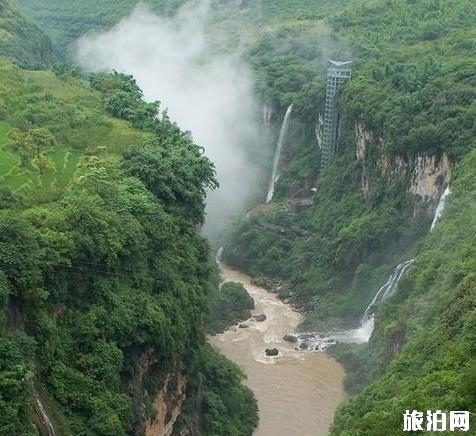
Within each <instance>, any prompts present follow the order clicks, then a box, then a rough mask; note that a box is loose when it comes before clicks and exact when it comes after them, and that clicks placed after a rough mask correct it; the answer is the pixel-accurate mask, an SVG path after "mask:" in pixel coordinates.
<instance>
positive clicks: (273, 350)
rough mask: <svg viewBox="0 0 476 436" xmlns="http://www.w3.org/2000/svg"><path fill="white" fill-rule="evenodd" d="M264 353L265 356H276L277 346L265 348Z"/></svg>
mask: <svg viewBox="0 0 476 436" xmlns="http://www.w3.org/2000/svg"><path fill="white" fill-rule="evenodd" d="M265 353H266V356H277V355H278V354H279V350H278V349H277V348H266V350H265Z"/></svg>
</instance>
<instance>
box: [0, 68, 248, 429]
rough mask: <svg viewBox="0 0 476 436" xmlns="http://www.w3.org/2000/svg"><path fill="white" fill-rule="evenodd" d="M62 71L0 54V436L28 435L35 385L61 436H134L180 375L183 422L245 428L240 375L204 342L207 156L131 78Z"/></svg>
mask: <svg viewBox="0 0 476 436" xmlns="http://www.w3.org/2000/svg"><path fill="white" fill-rule="evenodd" d="M73 72H74V70H73ZM73 76H74V74H73V75H68V74H65V72H64V71H63V72H62V73H61V74H59V76H58V75H55V73H53V72H47V71H24V70H19V69H17V68H15V67H13V66H12V65H11V64H10V63H9V62H7V61H5V60H2V61H1V67H0V77H1V81H0V83H1V89H0V92H1V94H0V95H1V99H0V102H1V108H2V112H1V114H2V120H1V127H2V129H1V134H2V137H1V141H0V142H1V144H2V145H1V153H2V186H1V197H0V198H1V204H0V208H1V211H0V241H1V246H2V249H1V250H0V269H1V276H0V277H1V290H2V291H1V295H2V300H1V301H2V314H3V315H2V325H1V336H0V354H1V358H0V362H2V363H1V365H0V380H1V383H0V398H1V401H0V410H1V413H0V432H1V434H2V435H17V434H19V433H18V432H20V433H21V434H22V435H23V434H24V435H27V434H35V430H34V429H33V427H32V426H31V424H30V422H31V419H33V418H32V417H33V405H34V404H33V401H34V400H33V395H32V392H33V389H35V391H36V392H39V393H40V394H39V395H40V396H41V397H42V398H44V401H45V403H46V404H47V405H48V409H49V410H50V414H51V416H53V417H54V421H55V425H56V426H57V428H59V429H60V431H61V433H62V434H74V435H77V434H91V435H92V434H94V435H120V434H130V433H140V432H141V431H143V429H144V426H145V425H146V423H147V420H148V419H150V418H151V417H152V415H151V414H152V413H153V409H152V408H151V404H152V402H153V400H154V396H155V395H156V392H157V391H158V389H160V388H161V385H162V383H163V381H164V378H165V377H166V376H167V374H169V373H179V374H184V375H185V376H187V377H189V378H190V379H191V385H190V389H196V387H195V388H194V387H193V386H194V383H195V384H196V383H198V380H202V381H201V384H202V387H201V389H202V391H203V392H204V394H203V395H202V396H201V399H200V401H201V403H202V405H201V408H202V410H203V412H202V413H198V412H196V411H193V410H192V411H191V412H190V413H192V412H195V415H197V416H196V422H197V424H196V425H200V426H201V428H203V429H204V431H205V432H207V433H211V434H232V433H233V432H234V433H233V434H237V435H238V434H249V433H250V431H251V430H250V429H251V428H253V426H254V425H256V405H255V403H254V400H253V398H252V394H251V393H250V392H249V391H248V390H247V389H245V388H244V387H243V386H242V385H241V384H240V382H241V379H242V377H243V376H242V374H241V372H240V371H239V370H238V368H236V367H235V366H234V365H232V364H231V363H230V362H227V361H226V360H225V359H223V358H221V357H219V356H217V355H216V354H215V353H214V352H212V351H211V350H208V349H207V348H206V347H205V345H204V344H205V332H206V325H207V312H208V309H207V307H208V294H209V292H210V290H211V288H212V286H216V285H214V284H213V283H214V280H213V277H214V276H215V272H214V268H215V267H214V266H213V263H212V262H210V258H209V246H208V243H207V242H206V240H205V239H204V237H203V236H201V235H200V233H199V232H198V230H197V225H199V224H201V223H202V222H203V214H204V199H205V191H206V189H210V188H211V189H213V188H214V187H215V186H216V181H215V179H214V168H213V165H212V164H211V163H210V162H209V161H208V160H207V158H206V157H204V156H203V154H202V151H201V149H200V148H199V147H198V146H197V145H195V144H194V143H193V141H192V139H191V137H190V136H189V134H187V133H184V132H182V131H180V129H179V128H178V127H177V126H176V125H175V124H174V123H173V122H171V121H170V120H169V118H168V117H167V115H166V114H165V113H161V115H160V116H159V117H156V115H158V114H159V113H160V109H159V104H158V103H151V104H149V103H145V102H143V100H142V94H141V91H140V89H139V88H138V87H137V85H136V84H135V82H134V80H133V79H132V78H131V77H128V76H123V75H119V74H111V75H100V76H94V77H92V78H91V86H90V87H89V86H86V85H84V84H82V83H81V82H80V81H79V80H78V79H76V78H75V77H73ZM178 165H179V166H180V168H181V170H180V171H177V170H176V168H177V166H178ZM147 356H152V357H151V358H149V357H147ZM217 371H223V372H224V375H223V376H222V378H219V377H216V376H215V375H213V376H211V374H215V372H217ZM33 386H34V388H33ZM144 408H145V409H144ZM144 410H145V411H144ZM217 416H219V417H220V418H219V419H222V420H223V419H224V420H229V422H230V423H229V424H228V427H227V428H226V429H225V428H224V429H223V432H221V430H220V428H221V427H220V426H218V427H217V419H218V418H217ZM228 430H231V431H232V433H230V432H229V431H228Z"/></svg>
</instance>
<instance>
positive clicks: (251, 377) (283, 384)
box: [210, 264, 345, 436]
mask: <svg viewBox="0 0 476 436" xmlns="http://www.w3.org/2000/svg"><path fill="white" fill-rule="evenodd" d="M220 268H221V274H222V278H223V280H225V281H236V282H239V283H242V284H243V286H244V287H245V288H246V289H247V291H248V292H249V293H250V295H251V296H252V297H253V298H254V300H255V307H256V309H255V310H254V311H253V314H264V315H265V316H266V320H265V321H263V322H257V321H251V320H248V321H247V322H246V323H245V324H246V325H248V328H238V327H232V328H231V329H229V330H227V331H226V332H225V333H223V334H220V335H216V336H213V337H211V338H210V343H211V344H212V345H213V346H214V347H215V348H217V349H218V350H219V351H220V352H221V353H223V354H224V355H225V356H226V357H228V358H229V359H230V360H232V361H233V362H235V363H236V364H237V365H239V366H240V367H241V368H242V370H243V371H244V372H245V374H246V375H247V377H248V378H247V382H246V384H247V385H248V386H249V387H250V389H252V390H253V392H254V394H255V395H256V398H257V400H258V407H259V416H260V423H259V426H258V428H257V430H256V432H255V435H256V436H287V435H290V434H292V435H295V436H311V435H312V436H320V435H326V434H327V432H328V429H329V426H330V424H331V423H332V420H333V416H334V412H335V409H336V407H337V405H338V404H339V402H340V401H342V400H343V399H344V398H345V392H344V387H343V380H344V375H345V374H344V370H343V368H342V366H341V365H340V364H339V363H338V362H337V361H336V360H335V359H333V358H331V357H329V356H327V355H326V354H324V353H308V352H303V351H297V350H295V349H294V348H295V344H292V343H288V342H286V341H284V340H283V339H282V338H283V336H284V335H286V334H290V333H293V332H295V330H296V328H297V326H298V325H299V323H300V322H301V321H302V315H301V314H300V313H298V312H297V311H295V310H294V309H293V308H292V307H291V306H290V305H287V304H285V303H284V302H282V301H281V300H280V299H279V298H278V297H277V296H276V295H274V294H272V293H270V292H268V291H267V290H265V289H264V288H261V287H259V286H256V285H253V284H252V282H251V278H250V277H249V276H247V275H246V274H243V273H240V272H238V271H235V270H233V269H231V268H230V267H228V266H226V265H223V264H222V265H221V266H220ZM266 348H277V349H278V350H279V355H278V356H277V357H267V356H266V354H265V349H266Z"/></svg>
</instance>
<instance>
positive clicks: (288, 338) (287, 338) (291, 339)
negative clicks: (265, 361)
mask: <svg viewBox="0 0 476 436" xmlns="http://www.w3.org/2000/svg"><path fill="white" fill-rule="evenodd" d="M283 340H284V341H286V342H297V340H298V339H297V338H296V336H294V335H284V336H283Z"/></svg>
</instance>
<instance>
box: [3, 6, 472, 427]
mask: <svg viewBox="0 0 476 436" xmlns="http://www.w3.org/2000/svg"><path fill="white" fill-rule="evenodd" d="M77 3H78V2H65V1H62V0H44V1H42V2H38V1H35V0H18V5H20V6H21V7H22V8H23V10H24V11H25V12H26V13H27V14H28V15H29V17H30V18H31V19H32V20H35V22H36V23H37V24H39V25H41V27H42V29H43V30H45V31H46V32H47V33H48V35H49V36H50V37H51V38H52V40H53V41H54V42H55V50H56V53H58V55H59V56H61V57H63V59H67V58H68V57H69V58H74V56H73V54H74V53H73V44H74V40H75V39H76V38H77V37H78V36H80V35H82V34H84V33H85V32H88V31H91V30H92V31H94V30H100V29H106V28H108V27H110V26H111V25H113V24H114V23H116V22H117V21H118V20H120V19H121V18H122V17H124V16H126V15H127V14H128V13H129V12H130V11H131V10H132V8H133V7H134V5H135V4H136V2H128V1H125V0H121V1H109V0H108V1H101V2H92V1H90V0H88V1H81V2H80V4H77ZM182 3H184V2H183V1H181V0H151V1H150V2H149V4H150V6H151V7H152V9H153V10H154V11H156V12H159V13H161V14H172V13H174V12H175V11H176V10H177V8H178V7H179V6H180V5H181V4H182ZM2 5H3V6H2ZM2 17H6V18H2ZM0 19H1V20H2V21H0V30H2V29H6V30H5V31H3V33H2V34H0V42H2V43H1V44H0V50H3V51H2V52H0V53H2V54H5V55H7V56H9V57H10V59H13V60H14V61H16V63H18V64H20V65H25V66H35V65H40V64H42V63H43V61H44V60H45V59H46V57H47V56H49V55H48V50H46V48H47V47H49V46H48V44H47V39H45V37H44V36H43V35H42V34H40V33H37V32H39V31H38V29H37V28H36V27H32V26H31V25H29V24H27V22H26V21H24V20H23V19H22V18H21V17H19V16H18V15H17V13H16V12H14V9H12V7H11V5H10V3H7V2H6V1H5V0H3V2H2V0H0ZM475 22H476V5H475V3H474V1H472V0H447V1H444V0H385V1H381V0H341V1H327V0H322V1H314V0H259V1H240V2H237V1H234V0H229V1H216V2H211V14H210V15H209V16H208V23H207V26H208V28H209V29H210V33H211V34H212V35H215V36H216V35H224V36H223V38H221V37H216V43H217V49H219V50H226V49H227V47H229V46H233V45H236V46H240V47H241V48H242V52H243V57H244V59H245V60H246V61H247V62H249V64H250V65H251V68H252V71H253V74H254V80H255V85H256V86H255V89H256V93H257V95H258V98H259V101H260V102H261V103H262V105H263V109H264V112H265V113H267V114H269V116H270V119H268V120H267V119H264V123H265V124H269V126H268V127H269V132H268V133H269V136H270V138H272V139H274V138H276V139H277V136H278V132H279V127H280V123H281V121H282V119H283V116H284V113H285V112H286V109H287V108H288V107H289V106H290V105H291V104H293V110H292V113H291V121H290V128H289V131H288V134H287V136H286V138H285V140H284V148H283V155H282V159H281V162H280V165H279V173H280V177H279V180H278V181H277V184H276V191H275V195H274V198H273V201H272V202H271V203H270V204H269V205H266V206H264V205H256V204H255V205H250V208H249V210H247V211H246V213H244V214H243V216H241V217H237V218H236V222H235V223H234V224H233V226H231V228H229V229H227V232H226V234H224V235H223V237H222V239H221V240H220V241H218V242H220V244H223V246H224V260H225V261H226V262H227V263H229V264H230V265H233V266H235V267H238V268H239V269H241V270H244V271H246V272H248V273H250V274H252V275H253V276H255V277H256V278H259V279H260V280H259V282H260V283H264V284H268V283H269V284H272V285H273V287H274V289H278V293H279V295H280V296H281V297H282V298H286V299H289V300H290V302H291V303H293V304H294V305H295V306H296V307H298V308H299V309H300V310H301V311H302V312H303V313H304V314H305V321H304V323H303V325H302V326H301V327H302V329H303V330H318V331H328V330H330V329H344V328H348V327H356V326H358V325H359V322H360V319H361V317H362V314H363V312H364V310H365V308H366V307H367V306H368V305H369V303H370V301H371V300H372V297H373V296H374V295H375V292H376V290H377V289H379V287H380V286H381V285H382V284H383V283H384V282H385V281H386V280H387V278H388V276H389V274H390V272H391V271H392V270H393V269H394V268H395V266H396V265H397V264H399V263H400V262H401V261H402V260H406V259H410V258H415V259H416V260H415V263H414V264H413V265H412V266H411V268H410V269H409V274H408V276H407V277H406V278H405V279H403V280H402V281H401V282H400V285H399V287H398V289H397V290H396V293H395V295H394V296H393V297H392V298H390V299H388V300H386V302H385V303H384V304H381V305H378V306H376V307H372V312H375V319H376V327H375V331H374V334H373V336H372V338H371V340H370V342H369V343H368V344H364V345H359V346H354V345H352V346H344V345H340V346H338V347H335V348H334V349H333V350H332V353H333V354H334V355H335V356H336V357H337V358H338V359H339V360H340V361H341V362H343V363H344V365H345V367H346V369H347V374H348V378H347V382H346V384H347V388H348V390H349V392H350V393H351V394H352V395H355V396H354V397H351V398H350V399H349V400H348V401H346V402H344V403H343V404H342V406H341V407H340V408H339V410H338V412H337V414H336V418H335V422H334V426H333V428H332V430H331V433H332V434H333V435H346V436H359V435H362V436H364V435H377V436H378V435H382V436H384V435H385V436H386V435H397V434H401V433H402V431H401V428H402V414H403V413H404V411H405V410H407V409H416V410H421V411H426V410H427V409H428V410H435V409H441V410H444V411H449V410H468V411H470V412H471V413H472V414H474V412H475V411H476V393H475V389H474V386H475V385H476V360H475V356H476V350H475V343H476V338H475V333H474V332H475V327H476V326H475V313H476V312H475V303H476V288H475V283H476V277H475V271H476V252H475V247H476V240H475V228H476V222H475V216H476V215H475V214H476V185H475V180H474V178H475V173H476V154H475V153H476V152H475V149H476V147H475V146H476V143H475V142H474V138H475V137H476V99H475V97H476V75H475V71H476V54H475V53H476V27H475V25H474V23H475ZM18 23H20V24H18ZM2 26H3V27H2ZM18 26H20V27H18ZM23 28H25V29H27V30H24V29H23ZM12 29H16V31H12ZM18 29H20V30H18ZM29 32H30V33H29ZM213 32H216V33H213ZM2 35H3V37H2ZM10 35H13V36H10ZM5 36H6V37H5ZM23 36H26V37H25V38H23ZM33 41H35V42H34V43H33ZM40 41H42V42H41V47H43V48H45V50H46V51H45V52H44V54H41V56H40V58H38V57H37V54H38V53H43V52H39V51H38V50H36V49H35V47H37V45H35V44H38V43H39V42H40ZM43 43H44V44H45V45H43ZM15 47H16V48H15ZM32 47H33V50H32ZM32 53H34V54H32ZM328 58H336V59H352V61H353V64H352V80H351V81H350V82H349V83H347V84H346V85H345V86H344V87H343V89H342V90H341V92H340V93H339V96H338V110H339V129H338V150H337V156H336V157H335V159H334V160H333V161H332V163H331V164H330V165H329V166H328V167H327V168H325V169H324V170H321V169H320V149H319V145H318V140H317V138H316V132H317V133H319V126H320V124H319V115H322V113H323V111H324V103H325V69H326V62H327V59H328ZM79 75H80V72H79V71H77V70H76V69H75V68H69V67H57V68H56V74H54V73H52V72H44V71H43V72H38V71H34V72H33V71H23V70H18V69H16V68H15V67H13V66H12V65H11V64H10V63H9V62H8V61H5V60H2V61H1V64H0V76H1V77H0V79H1V80H0V154H1V158H2V159H1V162H0V167H1V168H2V171H1V174H0V183H1V186H2V189H1V191H0V209H1V211H0V243H1V244H2V246H3V249H2V250H0V272H1V274H0V291H1V295H2V296H3V297H2V301H3V303H2V304H3V309H4V310H3V313H4V314H5V315H4V317H3V327H2V334H1V336H0V355H1V356H0V433H2V434H7V435H8V434H12V435H13V434H16V433H15V431H16V430H15V429H18V428H20V429H21V431H22V434H26V435H27V434H34V430H33V428H32V426H31V425H30V422H31V421H32V420H33V422H35V419H36V420H37V418H35V413H34V410H33V405H34V404H33V398H34V395H33V394H34V391H36V394H35V395H36V396H37V397H38V396H39V397H41V398H43V401H44V403H45V404H46V405H47V407H48V411H49V412H50V415H51V416H52V417H53V419H54V422H55V425H56V426H58V428H60V429H61V430H62V433H64V434H99V435H113V434H114V435H116V434H130V433H139V434H140V433H143V432H144V430H145V429H146V428H150V427H151V426H154V425H159V423H158V422H157V421H154V419H155V417H154V412H153V411H154V406H156V403H155V401H156V400H157V398H160V395H161V394H162V393H163V392H165V391H166V388H167V387H168V386H174V387H175V390H173V391H174V394H172V397H173V400H172V401H171V402H170V403H173V404H175V405H176V406H177V405H179V406H178V408H179V409H180V408H181V409H182V414H181V416H180V417H178V420H177V423H178V425H177V427H176V432H177V434H180V431H182V430H184V431H189V432H191V431H193V430H195V431H202V432H203V433H205V434H213V435H220V434H223V435H229V434H230V435H235V434H236V435H248V434H251V433H252V429H253V428H254V427H255V426H256V421H257V415H256V403H255V400H254V399H253V397H252V395H251V393H250V391H248V390H247V389H245V388H244V387H243V386H242V385H241V384H240V383H241V380H242V374H241V373H240V371H239V370H238V369H237V368H236V367H235V366H233V365H231V364H230V363H229V362H227V361H226V360H225V359H224V358H222V357H220V356H218V355H216V354H215V352H213V351H212V350H211V349H210V348H209V347H207V346H205V339H204V335H205V329H206V328H207V327H206V326H207V322H208V320H207V315H206V314H207V312H208V311H209V310H210V308H209V302H208V301H207V300H208V299H207V296H209V295H211V296H212V298H214V301H213V302H212V304H211V310H212V312H213V313H212V315H213V316H214V317H215V318H214V320H213V319H212V324H211V328H212V329H213V330H221V329H222V328H224V327H225V326H227V325H228V323H229V322H231V321H230V320H232V321H237V320H238V319H240V318H241V317H242V316H243V314H242V313H246V310H248V309H249V308H250V307H251V303H250V302H249V301H246V298H243V299H240V303H242V304H243V307H245V309H246V310H244V311H243V312H242V313H236V312H238V311H235V310H234V309H238V307H235V306H233V303H232V304H231V305H230V301H229V300H227V299H226V298H225V297H226V295H218V292H217V290H216V289H217V288H216V286H217V280H218V279H217V277H216V275H217V271H216V269H215V266H214V265H212V262H210V260H209V257H210V256H209V246H208V243H207V241H205V240H204V238H203V237H202V236H201V235H200V232H199V230H198V229H199V227H200V225H201V224H202V223H203V220H204V205H205V194H206V190H207V189H213V188H214V187H216V181H215V178H214V169H213V165H212V164H211V163H210V162H209V161H208V160H207V159H206V158H205V157H204V156H203V155H202V153H201V151H200V148H199V147H198V146H196V145H195V144H194V143H193V141H192V139H191V137H190V136H189V135H188V134H186V133H184V132H182V131H180V129H179V128H178V127H177V126H176V125H175V124H174V123H173V122H172V121H171V120H170V119H169V118H168V116H167V114H166V113H165V112H163V111H162V110H161V106H160V104H158V103H145V102H144V101H143V99H142V94H141V92H140V90H139V89H138V88H137V85H136V84H135V82H134V80H133V79H132V78H131V77H128V76H125V75H122V74H117V73H114V74H100V75H95V76H92V78H91V80H90V85H86V84H84V83H82V82H81V81H80V80H79V79H78V78H77V77H76V76H79ZM84 78H85V77H84V76H83V79H84ZM164 105H166V102H164ZM156 115H158V117H157V118H156ZM265 118H266V117H265ZM317 136H318V135H317ZM266 142H267V141H266V140H264V139H263V144H265V143H266ZM268 166H269V167H270V166H271V163H269V164H268ZM448 185H449V186H451V189H452V194H451V195H450V197H449V198H448V205H447V208H446V210H445V213H444V215H443V217H442V220H441V221H440V222H439V223H438V225H437V226H436V227H435V229H434V231H432V232H431V233H430V225H431V222H432V218H433V216H434V212H435V209H436V206H437V204H438V201H439V199H440V197H441V195H442V194H443V192H444V190H445V188H447V186H448ZM264 190H265V187H263V191H264ZM264 198H265V194H264V193H263V201H264ZM300 201H303V203H300ZM301 204H304V206H302V207H301V206H300V205H301ZM276 284H278V285H276ZM213 286H214V287H215V289H213V290H212V289H211V287H213ZM240 295H241V296H243V297H244V294H243V293H242V292H241V294H236V295H233V297H235V298H236V299H238V298H239V296H240ZM221 297H223V298H221ZM221 316H223V319H221ZM214 321H215V324H214ZM185 384H186V385H187V386H188V390H187V395H186V396H187V398H186V400H185V401H184V400H183V395H182V390H183V389H182V388H181V386H182V387H183V385H185ZM33 387H34V389H33ZM168 412H170V413H168V416H175V413H176V412H177V408H175V409H173V410H169V411H168ZM2 420H3V421H2ZM88 432H89V433H88ZM185 434H188V433H185Z"/></svg>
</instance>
